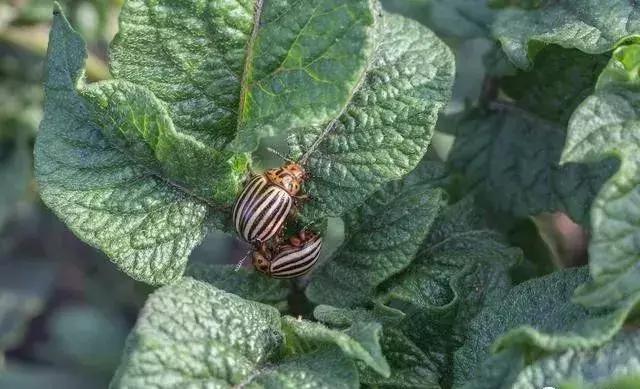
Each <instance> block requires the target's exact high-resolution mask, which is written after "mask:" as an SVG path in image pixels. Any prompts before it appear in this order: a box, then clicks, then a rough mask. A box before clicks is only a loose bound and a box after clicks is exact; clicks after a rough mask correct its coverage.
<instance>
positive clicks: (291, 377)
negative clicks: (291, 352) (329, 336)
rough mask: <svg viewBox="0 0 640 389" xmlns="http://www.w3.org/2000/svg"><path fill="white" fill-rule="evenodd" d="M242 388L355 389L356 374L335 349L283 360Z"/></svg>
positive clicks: (356, 383) (350, 364)
mask: <svg viewBox="0 0 640 389" xmlns="http://www.w3.org/2000/svg"><path fill="white" fill-rule="evenodd" d="M243 387H247V388H251V389H258V388H266V389H281V388H283V389H298V388H312V389H333V388H336V389H351V388H353V389H355V388H358V387H359V382H358V372H357V370H356V369H355V366H353V362H351V361H350V360H349V359H347V357H346V356H344V354H342V353H341V352H340V350H338V349H337V348H333V349H322V350H318V351H315V352H312V353H309V354H302V355H296V356H294V357H290V358H287V359H285V360H283V361H282V362H281V363H280V364H279V365H278V366H277V368H276V369H269V368H266V369H264V370H263V371H262V372H260V373H258V374H257V375H255V376H254V377H252V378H251V379H250V380H249V381H248V382H247V383H246V385H244V386H243Z"/></svg>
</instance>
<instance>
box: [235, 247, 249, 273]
mask: <svg viewBox="0 0 640 389" xmlns="http://www.w3.org/2000/svg"><path fill="white" fill-rule="evenodd" d="M249 254H251V250H249V251H247V253H246V254H245V255H244V257H242V259H241V260H239V261H238V263H236V267H235V268H234V269H233V271H235V272H237V271H239V270H240V268H241V267H242V264H243V263H244V261H246V260H247V258H249Z"/></svg>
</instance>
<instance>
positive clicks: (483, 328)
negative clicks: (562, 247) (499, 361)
mask: <svg viewBox="0 0 640 389" xmlns="http://www.w3.org/2000/svg"><path fill="white" fill-rule="evenodd" d="M588 279H589V273H588V271H587V269H586V268H581V269H569V270H563V271H559V272H556V273H553V274H551V275H549V276H546V277H541V278H536V279H534V280H530V281H526V282H524V283H522V284H520V285H518V286H516V287H514V288H513V289H512V290H511V291H510V292H509V293H508V294H507V295H506V296H503V297H501V298H498V299H493V300H492V301H490V303H489V304H487V306H486V307H485V308H484V309H483V310H482V311H481V312H480V313H479V314H478V315H477V316H476V317H475V318H474V319H473V320H472V321H471V323H470V325H469V329H468V332H467V335H466V342H465V345H464V346H463V347H462V348H460V349H459V350H458V351H457V352H456V354H455V372H454V373H455V374H454V376H455V379H456V380H457V382H458V383H462V382H465V381H466V380H468V379H469V378H471V377H473V376H474V375H476V374H479V372H481V371H482V370H484V369H485V368H484V367H483V366H482V363H483V361H484V360H485V359H487V358H488V357H489V355H490V351H500V350H503V349H508V348H511V347H517V348H519V349H521V350H523V351H524V352H527V353H528V355H539V354H540V351H546V352H549V351H564V350H567V349H569V348H579V349H585V348H592V347H597V346H600V345H603V344H605V343H606V342H607V341H609V340H610V339H612V338H613V337H614V336H615V335H616V333H617V332H619V331H620V329H621V328H622V325H623V324H624V320H625V318H626V316H627V315H628V313H629V312H630V310H631V309H632V305H631V304H627V305H626V306H624V307H621V308H619V309H588V308H585V307H583V306H581V305H578V304H576V303H575V302H573V301H571V298H572V296H573V294H574V291H575V289H576V288H577V287H578V286H579V285H581V284H583V283H584V282H586V281H587V280H588Z"/></svg>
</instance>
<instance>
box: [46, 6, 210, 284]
mask: <svg viewBox="0 0 640 389" xmlns="http://www.w3.org/2000/svg"><path fill="white" fill-rule="evenodd" d="M85 56H86V50H85V47H84V42H83V41H82V39H81V38H80V36H79V35H78V34H77V33H75V32H74V31H73V30H72V29H71V27H70V26H69V24H68V23H67V21H66V20H65V19H64V17H63V16H62V15H61V14H60V13H59V12H57V13H56V15H55V16H54V22H53V26H52V29H51V33H50V42H49V52H48V60H47V71H46V81H45V93H46V100H45V117H44V120H43V121H42V124H41V126H40V132H39V134H38V138H37V141H36V146H35V169H36V178H37V180H38V184H39V185H40V195H41V197H42V199H43V201H44V202H45V203H46V204H47V205H48V206H49V207H50V208H51V209H52V210H53V211H54V212H55V213H56V214H57V215H58V216H59V217H60V218H61V219H62V220H63V221H64V222H65V223H66V224H67V225H68V226H69V227H70V228H71V229H72V230H73V231H74V233H75V234H76V235H77V236H78V237H79V238H80V239H82V240H84V241H85V242H87V243H89V244H90V245H92V246H95V247H98V248H100V249H101V250H102V251H104V252H105V253H106V254H107V255H108V256H109V257H110V258H111V260H112V261H113V262H114V263H116V264H117V265H118V266H119V267H120V268H121V269H122V270H123V271H125V272H126V273H127V274H129V275H130V276H132V277H133V278H136V279H138V280H141V281H145V282H149V283H163V282H167V281H169V280H172V279H174V278H176V277H178V276H180V275H181V274H182V272H183V271H184V267H185V264H186V261H187V257H188V255H189V253H190V252H191V250H192V249H193V247H194V246H196V245H197V244H198V243H199V242H200V241H201V240H202V239H203V237H204V234H205V222H206V220H207V215H208V211H207V207H206V206H205V204H204V203H202V202H201V201H198V200H196V199H195V198H193V197H190V196H188V195H187V194H186V193H184V192H183V191H181V190H179V189H178V188H177V187H175V186H173V185H171V184H169V183H168V182H167V181H166V180H165V179H163V178H160V177H159V176H158V175H157V174H154V173H153V172H151V171H149V170H148V168H146V167H145V166H143V165H141V164H140V163H138V162H137V161H135V160H132V159H131V158H130V155H129V153H127V152H124V151H122V150H120V149H118V148H116V147H115V146H114V145H113V144H112V143H111V142H110V141H109V139H108V138H107V137H106V136H105V132H104V131H103V130H102V129H101V128H100V127H98V126H97V125H96V124H95V123H94V122H93V120H92V115H91V114H90V112H89V110H88V108H87V106H86V104H85V101H84V100H83V99H82V98H81V97H80V96H79V95H78V93H77V92H76V90H75V88H76V85H77V83H78V81H79V79H80V77H81V74H82V69H83V67H84V58H85Z"/></svg>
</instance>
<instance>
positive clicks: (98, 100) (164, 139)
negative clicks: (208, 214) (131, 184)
mask: <svg viewBox="0 0 640 389" xmlns="http://www.w3.org/2000/svg"><path fill="white" fill-rule="evenodd" d="M80 93H81V94H82V96H83V97H85V98H86V99H87V100H88V102H89V103H88V105H89V109H90V110H91V112H92V115H93V118H94V120H95V123H96V124H97V125H98V126H99V127H100V129H101V130H102V134H103V136H104V137H105V139H106V140H107V141H108V142H109V143H110V144H111V145H113V146H114V148H116V149H118V150H121V151H122V152H123V153H124V154H126V155H128V156H129V157H130V158H131V159H133V160H134V162H136V163H137V164H139V165H141V166H142V167H144V168H146V169H148V170H149V171H151V172H153V173H155V174H157V175H159V176H161V177H164V178H165V179H166V180H167V181H170V182H171V183H173V184H174V185H175V186H180V187H186V188H189V189H190V190H192V191H193V192H194V193H196V194H197V195H198V196H200V197H202V198H205V199H208V198H213V199H214V200H215V201H216V202H217V203H220V204H225V203H231V202H233V200H234V198H235V195H236V193H237V192H238V191H239V190H240V184H239V183H240V181H241V180H242V179H243V178H244V172H245V170H244V169H245V166H246V164H247V159H246V158H245V157H244V156H229V155H228V154H225V153H221V152H219V151H217V150H215V149H213V148H211V147H208V146H205V145H204V144H203V143H201V142H200V141H198V140H196V139H195V138H193V137H191V136H189V135H184V134H180V133H178V132H177V131H176V130H175V128H174V126H173V122H172V121H171V118H170V117H169V113H168V112H167V110H166V109H165V108H164V107H163V105H162V103H161V102H160V101H159V100H158V99H156V97H155V96H154V95H153V93H151V92H150V91H149V90H148V89H147V88H145V87H141V86H138V85H135V84H132V83H130V82H127V81H121V80H116V81H106V82H101V83H97V84H92V85H89V86H87V87H86V88H84V89H82V90H81V91H80Z"/></svg>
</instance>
